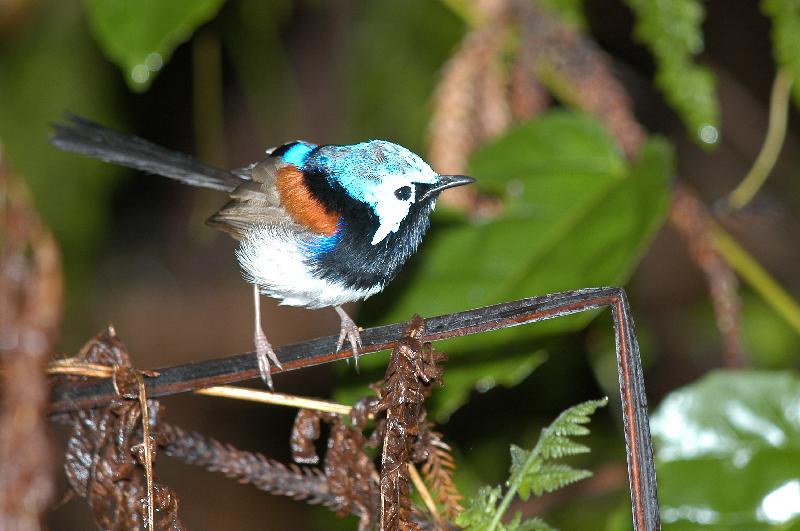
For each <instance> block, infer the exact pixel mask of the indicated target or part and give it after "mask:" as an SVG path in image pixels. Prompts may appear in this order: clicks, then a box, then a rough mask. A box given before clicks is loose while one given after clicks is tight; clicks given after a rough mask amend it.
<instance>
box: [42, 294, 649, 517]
mask: <svg viewBox="0 0 800 531" xmlns="http://www.w3.org/2000/svg"><path fill="white" fill-rule="evenodd" d="M605 307H609V308H610V309H611V315H612V318H613V321H614V335H615V339H616V350H617V368H618V373H619V389H620V397H621V401H622V420H623V425H624V430H625V444H626V450H627V452H626V453H627V459H628V479H629V481H630V491H631V509H632V513H633V527H634V529H635V530H636V531H653V530H657V529H660V521H659V509H658V498H657V491H656V472H655V464H654V461H653V449H652V444H651V439H650V425H649V421H648V414H647V398H646V396H645V389H644V378H643V375H642V365H641V360H640V359H639V344H638V342H637V340H636V333H635V329H634V323H633V318H632V316H631V312H630V307H629V306H628V300H627V297H626V295H625V291H624V290H623V289H621V288H589V289H581V290H575V291H565V292H561V293H554V294H551V295H542V296H539V297H531V298H528V299H522V300H519V301H514V302H508V303H504V304H496V305H494V306H487V307H484V308H477V309H474V310H468V311H465V312H458V313H453V314H448V315H441V316H438V317H430V318H427V319H425V331H426V332H425V335H424V336H422V337H421V338H420V340H422V341H437V340H440V339H448V338H452V337H458V336H465V335H469V334H478V333H481V332H488V331H490V330H498V329H501V328H508V327H511V326H519V325H523V324H529V323H535V322H538V321H544V320H546V319H553V318H555V317H561V316H564V315H570V314H574V313H580V312H584V311H588V310H594V309H599V308H605ZM405 326H406V324H405V323H397V324H391V325H386V326H379V327H375V328H370V329H367V330H364V331H363V332H362V333H361V339H362V342H363V348H362V353H364V354H366V353H370V352H377V351H380V350H385V349H388V348H391V347H393V346H394V343H395V341H396V340H397V339H398V338H400V337H401V336H402V334H403V330H404V328H405ZM337 339H338V336H328V337H323V338H318V339H313V340H311V341H306V342H303V343H296V344H293V345H287V346H284V347H278V348H277V349H276V354H277V356H278V359H280V361H281V363H282V365H283V371H290V370H295V369H301V368H304V367H310V366H312V365H319V364H322V363H329V362H331V361H336V360H340V359H345V358H348V357H350V356H351V352H350V351H349V350H342V351H340V352H336V341H337ZM156 372H157V373H158V375H157V376H154V377H148V378H146V379H145V381H146V387H147V396H148V397H157V396H164V395H170V394H175V393H181V392H187V391H193V390H195V389H201V388H203V387H209V386H212V385H221V384H230V383H234V382H239V381H241V380H247V379H251V378H257V377H258V375H259V373H258V362H257V360H256V354H255V353H254V352H250V353H247V354H239V355H235V356H229V357H226V358H219V359H213V360H208V361H201V362H193V363H188V364H184V365H174V366H171V367H165V368H163V369H157V371H156ZM273 372H274V373H278V372H282V371H280V370H277V369H275V368H273ZM115 396H116V395H115V392H114V389H113V386H112V383H111V381H110V380H108V379H104V380H86V381H79V382H76V381H70V382H61V383H58V384H56V385H55V386H54V388H53V394H52V399H51V403H50V412H51V413H59V412H65V411H72V410H75V409H85V408H91V407H98V406H102V405H105V404H107V403H108V402H110V401H111V400H112V399H113V398H114V397H115Z"/></svg>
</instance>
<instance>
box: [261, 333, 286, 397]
mask: <svg viewBox="0 0 800 531" xmlns="http://www.w3.org/2000/svg"><path fill="white" fill-rule="evenodd" d="M255 344H256V359H257V360H258V372H259V374H260V375H261V379H262V380H264V383H265V384H267V386H268V387H269V388H270V390H273V389H274V387H273V385H272V374H271V372H270V361H272V363H274V364H275V366H276V367H278V368H279V369H283V366H282V365H281V362H280V361H278V357H277V356H276V355H275V351H274V350H272V346H271V345H270V344H269V341H267V336H266V335H264V331H263V330H261V329H258V330H256V335H255Z"/></svg>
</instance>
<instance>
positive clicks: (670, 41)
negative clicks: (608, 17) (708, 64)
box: [626, 0, 719, 146]
mask: <svg viewBox="0 0 800 531" xmlns="http://www.w3.org/2000/svg"><path fill="white" fill-rule="evenodd" d="M626 3H627V4H628V5H629V6H630V8H631V9H633V11H634V13H635V14H636V25H635V27H634V35H635V36H636V38H637V39H639V40H640V41H641V42H643V43H644V44H646V45H647V47H648V48H649V49H650V51H651V52H652V54H653V56H654V58H655V61H656V78H655V81H656V85H658V87H659V88H660V89H661V90H662V91H663V92H664V96H665V97H666V98H667V101H668V102H669V103H670V105H672V106H673V107H674V108H675V110H676V111H678V114H680V116H681V118H682V119H683V121H684V123H685V124H686V127H687V128H688V130H689V133H690V134H691V135H692V138H694V139H695V140H696V141H698V142H699V143H700V144H701V145H705V146H709V145H713V144H716V143H717V142H718V138H719V134H718V131H719V108H718V107H719V104H718V102H717V95H716V92H715V83H714V75H713V74H712V73H711V71H710V70H709V69H708V68H705V67H701V66H698V65H696V64H695V63H694V56H696V55H697V54H699V53H700V52H702V51H703V32H702V27H701V25H702V23H703V16H704V9H703V4H702V2H700V0H669V1H666V2H653V1H650V0H626ZM709 127H711V128H713V129H708V128H709Z"/></svg>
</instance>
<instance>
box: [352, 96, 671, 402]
mask: <svg viewBox="0 0 800 531" xmlns="http://www.w3.org/2000/svg"><path fill="white" fill-rule="evenodd" d="M671 172H672V158H671V151H670V149H669V148H668V146H667V144H666V143H664V142H663V141H660V140H652V141H650V142H649V143H648V144H647V145H646V146H645V147H644V149H643V150H642V155H641V157H640V160H639V161H638V162H636V163H635V164H634V165H630V164H629V163H628V162H627V161H626V160H625V158H624V157H623V156H622V154H621V152H620V151H619V149H618V148H617V146H616V144H615V143H614V142H613V140H612V139H611V138H610V137H609V136H608V135H607V134H606V132H605V130H604V129H603V127H602V126H601V125H600V124H599V123H598V122H596V121H595V120H593V119H591V118H589V117H587V116H584V115H581V114H575V113H571V112H561V111H557V112H552V113H548V114H546V115H544V116H543V117H541V118H540V119H538V120H536V121H534V122H531V123H528V124H525V125H523V126H521V127H519V128H517V129H515V130H513V131H511V132H509V133H508V134H507V135H505V136H503V137H502V138H500V139H498V140H497V141H496V142H493V143H492V144H490V145H487V146H486V147H485V148H483V149H482V150H480V151H479V152H478V153H476V154H475V155H474V157H473V158H472V161H471V174H472V175H474V176H475V177H476V178H477V179H478V185H479V186H481V188H482V189H483V190H484V191H487V192H492V193H496V194H498V195H500V196H501V198H502V199H503V201H504V208H505V210H504V212H503V214H502V215H501V216H499V217H498V218H496V219H494V220H492V221H490V222H484V223H472V224H470V223H466V222H463V223H449V224H441V223H440V224H438V226H436V227H435V228H434V230H432V232H431V234H430V235H429V236H428V237H427V238H426V240H425V242H424V243H423V244H422V248H421V249H420V252H419V253H418V254H417V256H415V257H414V258H413V259H412V260H413V263H412V264H411V265H410V268H408V269H410V270H409V271H407V272H406V273H404V274H403V275H402V276H401V278H399V279H398V280H397V281H396V282H395V283H394V285H393V287H392V289H390V291H389V292H388V294H387V295H384V296H382V297H381V298H378V300H377V302H374V303H372V304H368V305H367V307H366V310H367V311H365V312H363V313H364V314H366V315H372V316H374V315H375V313H377V309H378V306H379V305H380V304H382V303H387V302H389V303H391V306H390V310H389V312H388V315H384V316H383V320H385V321H387V322H391V321H402V320H405V319H407V318H408V317H409V316H410V315H413V314H414V313H421V314H424V315H426V316H433V315H438V314H445V313H449V312H454V311H458V310H463V309H466V308H471V307H476V306H484V305H488V304H494V303H498V302H503V301H508V300H514V299H519V298H523V297H527V296H532V295H537V294H544V293H550V292H554V291H561V290H567V289H574V288H581V287H588V286H602V285H618V284H622V283H624V282H625V281H626V280H627V278H628V276H629V275H630V273H631V271H632V270H633V268H634V266H635V265H636V263H637V262H638V260H639V257H640V256H641V254H642V252H643V251H644V249H645V248H646V247H647V245H648V244H649V242H650V239H651V238H652V236H653V234H654V232H655V230H656V229H657V228H658V227H659V226H660V225H661V223H662V221H663V219H664V212H665V207H666V204H667V200H668V196H669V193H668V192H669V187H668V180H669V176H670V174H671ZM590 319H591V315H590V314H585V315H578V316H573V317H570V318H564V319H558V320H555V321H549V322H546V323H541V324H537V325H533V326H524V327H516V328H512V329H508V330H504V331H502V332H494V333H491V334H481V335H478V336H470V337H467V338H461V339H457V340H450V341H447V342H445V343H444V344H442V345H441V349H442V350H443V351H444V352H446V353H447V354H449V355H451V362H450V363H449V364H450V365H452V366H454V367H458V373H457V376H454V377H453V378H450V377H449V376H450V371H449V370H445V382H446V384H447V385H446V386H445V389H444V390H442V391H441V392H443V393H446V394H447V397H446V398H444V399H443V400H442V401H441V402H440V404H441V406H442V408H443V409H441V410H439V409H435V410H434V411H435V414H436V415H437V416H438V417H439V418H442V417H443V416H445V417H446V416H447V415H448V414H449V413H451V412H452V411H454V410H455V409H456V408H457V407H459V406H460V405H461V404H462V403H463V402H464V401H466V400H467V398H468V396H469V392H470V391H471V390H472V389H474V388H476V386H478V384H479V383H480V382H482V381H485V376H486V374H487V373H486V372H485V371H486V370H491V373H490V374H491V376H492V378H493V379H494V380H497V381H499V382H510V381H513V382H518V381H519V380H520V379H519V378H514V377H513V375H512V374H511V373H509V374H507V375H504V373H503V370H508V371H512V372H513V373H514V374H517V373H518V371H517V369H518V368H519V367H520V366H521V365H525V363H524V362H523V361H521V360H524V356H526V355H531V353H532V352H533V350H534V347H532V346H531V345H530V344H529V343H528V342H526V341H525V340H527V339H529V338H531V337H532V336H533V335H543V334H552V333H556V332H564V331H567V330H574V329H576V328H578V327H582V326H584V325H585V324H586V323H588V321H589V320H590ZM511 341H514V342H516V344H510V342H511ZM499 345H502V347H501V346H499ZM509 356H515V359H516V360H519V361H515V362H514V363H504V361H503V360H507V359H509ZM462 359H480V360H482V362H481V363H476V364H466V365H461V364H460V362H461V361H462ZM382 363H385V362H384V360H383V359H382V358H380V357H375V356H371V357H367V358H365V359H364V362H363V363H362V365H363V366H364V367H365V368H369V367H371V366H378V365H381V364H382ZM454 370H455V369H454ZM531 370H532V369H531ZM437 393H438V392H437ZM445 406H446V407H445Z"/></svg>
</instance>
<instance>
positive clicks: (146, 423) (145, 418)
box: [133, 371, 155, 529]
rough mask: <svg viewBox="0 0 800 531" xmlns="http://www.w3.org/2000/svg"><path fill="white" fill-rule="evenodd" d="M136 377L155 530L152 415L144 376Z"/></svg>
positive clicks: (150, 515) (150, 516)
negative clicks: (148, 404) (149, 409)
mask: <svg viewBox="0 0 800 531" xmlns="http://www.w3.org/2000/svg"><path fill="white" fill-rule="evenodd" d="M133 374H134V375H135V376H136V386H137V387H138V389H139V392H138V393H137V395H138V399H139V408H140V410H141V412H142V444H143V445H144V446H143V448H142V455H143V456H144V475H145V479H147V528H148V529H155V528H154V527H153V523H154V521H155V515H154V508H153V449H152V448H151V446H150V413H149V411H148V409H147V391H146V389H145V386H144V376H142V374H141V373H140V372H138V371H134V373H133Z"/></svg>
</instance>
